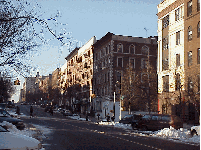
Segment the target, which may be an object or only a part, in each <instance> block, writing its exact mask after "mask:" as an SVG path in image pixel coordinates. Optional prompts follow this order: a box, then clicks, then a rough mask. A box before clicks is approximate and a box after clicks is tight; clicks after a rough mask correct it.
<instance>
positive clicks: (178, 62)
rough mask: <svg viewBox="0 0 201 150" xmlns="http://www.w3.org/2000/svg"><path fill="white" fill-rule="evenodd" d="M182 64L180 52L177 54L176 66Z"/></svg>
mask: <svg viewBox="0 0 201 150" xmlns="http://www.w3.org/2000/svg"><path fill="white" fill-rule="evenodd" d="M179 66H180V54H176V67H179Z"/></svg>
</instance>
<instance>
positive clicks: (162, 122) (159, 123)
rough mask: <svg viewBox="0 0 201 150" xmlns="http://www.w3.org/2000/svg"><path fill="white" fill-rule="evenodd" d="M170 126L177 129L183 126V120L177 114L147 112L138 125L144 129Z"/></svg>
mask: <svg viewBox="0 0 201 150" xmlns="http://www.w3.org/2000/svg"><path fill="white" fill-rule="evenodd" d="M170 126H172V127H173V128H175V129H179V128H183V122H182V120H181V119H180V118H179V117H178V116H176V115H164V114H146V115H144V116H143V117H142V118H141V119H140V120H139V121H138V124H137V126H136V127H137V128H138V129H142V130H160V129H163V128H169V127H170Z"/></svg>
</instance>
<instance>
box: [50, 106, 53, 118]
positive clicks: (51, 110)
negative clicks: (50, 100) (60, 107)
mask: <svg viewBox="0 0 201 150" xmlns="http://www.w3.org/2000/svg"><path fill="white" fill-rule="evenodd" d="M50 114H51V115H52V116H53V109H52V107H50Z"/></svg>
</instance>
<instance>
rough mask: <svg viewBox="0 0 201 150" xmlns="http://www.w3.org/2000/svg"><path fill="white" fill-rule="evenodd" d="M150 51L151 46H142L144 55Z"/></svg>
mask: <svg viewBox="0 0 201 150" xmlns="http://www.w3.org/2000/svg"><path fill="white" fill-rule="evenodd" d="M148 53H149V47H147V46H143V47H142V54H143V55H148Z"/></svg>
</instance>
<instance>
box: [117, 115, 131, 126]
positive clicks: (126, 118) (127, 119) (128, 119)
mask: <svg viewBox="0 0 201 150" xmlns="http://www.w3.org/2000/svg"><path fill="white" fill-rule="evenodd" d="M132 118H133V115H125V116H124V117H123V118H122V119H121V120H120V121H119V123H125V124H131V122H132Z"/></svg>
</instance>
